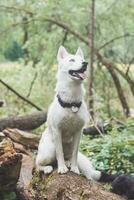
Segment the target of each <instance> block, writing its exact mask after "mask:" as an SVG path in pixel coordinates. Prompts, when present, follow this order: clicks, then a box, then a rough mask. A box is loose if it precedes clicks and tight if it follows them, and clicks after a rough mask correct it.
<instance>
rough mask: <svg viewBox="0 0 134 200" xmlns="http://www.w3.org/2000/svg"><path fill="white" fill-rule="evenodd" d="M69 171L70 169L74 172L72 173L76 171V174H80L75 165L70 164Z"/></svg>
mask: <svg viewBox="0 0 134 200" xmlns="http://www.w3.org/2000/svg"><path fill="white" fill-rule="evenodd" d="M70 171H71V172H74V173H76V174H80V171H79V169H78V167H77V166H71V169H70Z"/></svg>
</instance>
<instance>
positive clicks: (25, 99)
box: [0, 79, 43, 111]
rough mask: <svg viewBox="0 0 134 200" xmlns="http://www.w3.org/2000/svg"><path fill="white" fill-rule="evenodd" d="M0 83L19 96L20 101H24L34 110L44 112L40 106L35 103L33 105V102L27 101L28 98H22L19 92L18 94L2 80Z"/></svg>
mask: <svg viewBox="0 0 134 200" xmlns="http://www.w3.org/2000/svg"><path fill="white" fill-rule="evenodd" d="M0 83H2V84H3V85H4V86H5V87H7V88H8V89H9V90H10V91H11V92H13V93H14V94H15V95H16V96H18V97H19V98H20V99H22V100H23V101H25V102H27V103H28V104H29V105H31V106H33V107H34V108H36V109H37V110H40V111H42V110H43V109H42V108H40V107H39V106H37V105H36V104H35V103H33V102H32V101H30V100H29V99H27V98H26V97H24V96H22V95H21V94H20V93H19V92H17V91H16V90H15V89H13V88H12V87H11V86H10V85H8V84H7V83H5V82H4V81H3V80H2V79H0Z"/></svg>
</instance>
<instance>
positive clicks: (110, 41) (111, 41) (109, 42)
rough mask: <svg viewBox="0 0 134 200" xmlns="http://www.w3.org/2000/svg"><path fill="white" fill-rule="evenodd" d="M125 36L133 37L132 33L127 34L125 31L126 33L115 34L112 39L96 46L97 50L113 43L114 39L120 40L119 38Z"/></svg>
mask: <svg viewBox="0 0 134 200" xmlns="http://www.w3.org/2000/svg"><path fill="white" fill-rule="evenodd" d="M125 37H134V35H131V34H128V33H127V34H124V35H120V36H117V37H115V38H113V39H111V40H109V41H107V42H106V43H105V44H103V45H102V46H100V47H99V48H98V51H100V50H101V49H103V48H104V47H106V46H108V45H109V44H111V43H113V42H114V41H116V40H120V39H122V38H125Z"/></svg>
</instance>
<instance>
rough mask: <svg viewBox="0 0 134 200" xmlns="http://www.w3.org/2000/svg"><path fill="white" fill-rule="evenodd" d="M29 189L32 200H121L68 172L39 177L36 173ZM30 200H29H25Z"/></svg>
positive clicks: (94, 183) (55, 172) (93, 182)
mask: <svg viewBox="0 0 134 200" xmlns="http://www.w3.org/2000/svg"><path fill="white" fill-rule="evenodd" d="M30 189H31V191H32V196H31V197H32V200H37V199H38V200H44V199H45V200H62V199H64V200H80V199H84V200H98V199H99V200H106V199H108V200H123V199H124V198H123V197H120V196H118V195H116V194H113V193H110V192H108V191H105V190H104V188H103V187H102V186H101V185H100V184H98V183H96V182H95V181H89V180H87V179H86V178H84V177H82V176H80V175H77V174H74V173H72V172H68V173H67V174H64V175H59V174H58V173H57V171H54V172H53V173H52V174H50V175H49V176H41V174H40V173H38V172H36V173H35V174H34V176H33V178H32V181H31V184H30ZM27 200H31V199H27Z"/></svg>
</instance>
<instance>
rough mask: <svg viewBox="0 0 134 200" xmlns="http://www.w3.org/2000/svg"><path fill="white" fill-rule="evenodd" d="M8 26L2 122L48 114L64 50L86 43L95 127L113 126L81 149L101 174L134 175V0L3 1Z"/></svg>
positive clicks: (3, 41)
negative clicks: (39, 112)
mask: <svg viewBox="0 0 134 200" xmlns="http://www.w3.org/2000/svg"><path fill="white" fill-rule="evenodd" d="M0 24H1V25H0V101H1V107H0V118H3V117H10V116H17V115H27V114H31V113H33V112H35V111H37V110H46V109H47V108H48V106H49V104H50V103H51V101H52V99H53V96H54V88H55V83H56V79H55V74H56V71H57V60H56V55H57V50H58V48H59V46H60V45H64V46H65V47H66V48H67V49H68V51H69V52H72V53H75V52H76V49H77V48H78V46H80V47H81V48H82V49H83V51H84V54H85V57H86V60H88V61H89V72H88V74H89V77H88V81H87V82H86V83H85V87H86V93H87V94H86V101H87V104H88V105H90V112H91V114H92V120H91V122H92V123H93V124H97V123H99V124H103V125H106V127H105V126H103V127H104V130H101V131H100V132H101V133H100V134H99V136H94V137H93V136H91V135H84V136H83V138H82V142H81V150H83V151H85V153H86V154H87V155H88V156H90V157H91V158H92V160H93V162H94V164H95V166H97V167H98V168H99V169H103V170H107V171H110V172H117V171H118V172H125V173H126V172H127V173H134V1H133V0H123V1H122V0H96V1H95V0H77V1H71V0H38V1H36V0H28V1H27V0H0ZM5 84H8V86H10V87H11V88H12V89H14V90H15V91H17V92H18V93H19V94H21V95H22V96H23V97H25V98H26V99H28V100H30V101H31V102H33V103H34V104H35V105H36V106H31V105H30V104H29V103H27V102H26V101H24V100H23V99H21V98H20V97H18V96H17V95H16V94H15V93H13V92H12V91H11V90H10V88H7V87H5V86H6V85H5ZM43 129H44V127H41V128H39V129H37V130H35V131H34V132H36V133H38V134H40V133H41V131H42V130H43ZM91 138H92V139H91Z"/></svg>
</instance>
